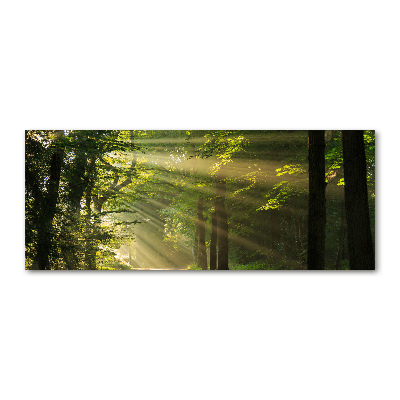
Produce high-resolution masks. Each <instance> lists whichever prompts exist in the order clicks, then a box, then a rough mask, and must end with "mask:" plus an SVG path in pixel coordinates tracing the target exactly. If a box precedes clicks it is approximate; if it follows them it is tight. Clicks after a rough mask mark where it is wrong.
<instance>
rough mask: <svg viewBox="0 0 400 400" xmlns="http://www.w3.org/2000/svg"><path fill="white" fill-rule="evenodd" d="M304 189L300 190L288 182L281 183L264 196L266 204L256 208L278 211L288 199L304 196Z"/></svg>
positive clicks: (258, 209)
mask: <svg viewBox="0 0 400 400" xmlns="http://www.w3.org/2000/svg"><path fill="white" fill-rule="evenodd" d="M305 192H306V191H305V189H301V188H300V187H299V186H297V185H296V184H293V183H290V182H289V181H281V182H279V183H277V184H276V185H274V186H273V187H272V190H270V191H269V192H268V193H267V194H266V198H267V199H268V201H267V203H266V204H265V205H263V206H261V207H258V208H257V211H260V210H274V209H279V208H281V207H282V206H283V205H285V204H286V203H287V202H288V200H289V199H291V198H293V197H299V196H301V195H303V194H305Z"/></svg>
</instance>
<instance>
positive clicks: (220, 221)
mask: <svg viewBox="0 0 400 400" xmlns="http://www.w3.org/2000/svg"><path fill="white" fill-rule="evenodd" d="M216 185H217V186H216V189H217V190H216V210H215V211H216V214H217V236H218V269H219V270H220V269H222V270H227V269H229V267H228V252H229V238H228V215H227V213H226V208H225V196H226V179H225V173H224V167H222V168H221V170H220V171H219V176H218V178H217V180H216Z"/></svg>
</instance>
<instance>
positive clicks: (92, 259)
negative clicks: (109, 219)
mask: <svg viewBox="0 0 400 400" xmlns="http://www.w3.org/2000/svg"><path fill="white" fill-rule="evenodd" d="M85 202H86V238H85V239H86V243H85V265H86V269H96V246H95V243H94V237H93V236H94V230H93V223H92V209H91V202H92V188H91V186H90V187H88V189H87V192H86V197H85Z"/></svg>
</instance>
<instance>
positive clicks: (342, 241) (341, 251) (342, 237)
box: [335, 199, 347, 269]
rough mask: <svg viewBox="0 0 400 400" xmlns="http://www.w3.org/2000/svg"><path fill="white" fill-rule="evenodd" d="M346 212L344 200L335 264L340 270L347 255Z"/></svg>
mask: <svg viewBox="0 0 400 400" xmlns="http://www.w3.org/2000/svg"><path fill="white" fill-rule="evenodd" d="M346 231H347V227H346V211H345V202H344V199H343V202H342V215H341V216H340V230H339V245H338V251H337V255H336V262H335V268H336V269H340V268H341V263H342V260H343V259H344V255H345V251H344V250H345V245H346V241H345V239H346Z"/></svg>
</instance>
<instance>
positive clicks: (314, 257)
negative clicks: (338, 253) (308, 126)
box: [307, 131, 326, 270]
mask: <svg viewBox="0 0 400 400" xmlns="http://www.w3.org/2000/svg"><path fill="white" fill-rule="evenodd" d="M324 134H325V131H308V161H309V198H308V249H307V267H308V269H310V270H316V269H324V268H325V224H326V205H325V187H326V185H325V139H324Z"/></svg>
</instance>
